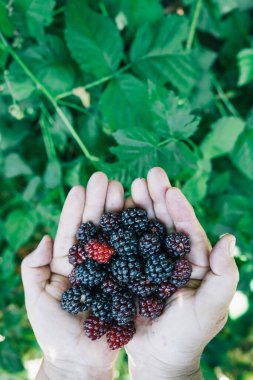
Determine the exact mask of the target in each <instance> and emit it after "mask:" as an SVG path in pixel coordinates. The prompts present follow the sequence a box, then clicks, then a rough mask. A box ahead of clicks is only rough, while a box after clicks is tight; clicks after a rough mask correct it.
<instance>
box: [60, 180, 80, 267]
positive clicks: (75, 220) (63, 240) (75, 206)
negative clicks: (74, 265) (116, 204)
mask: <svg viewBox="0 0 253 380" xmlns="http://www.w3.org/2000/svg"><path fill="white" fill-rule="evenodd" d="M84 203H85V189H84V188H83V187H82V186H75V187H73V188H72V189H71V190H70V192H69V193H68V196H67V198H66V201H65V203H64V206H63V209H62V213H61V216H60V222H59V226H58V230H57V234H56V238H55V243H54V257H55V258H59V257H66V256H67V254H68V251H69V248H70V247H71V246H72V245H73V244H74V242H75V234H76V231H77V229H78V227H79V226H80V224H81V222H82V214H83V208H84ZM70 268H71V267H69V268H68V269H70Z"/></svg>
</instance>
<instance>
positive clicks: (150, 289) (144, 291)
mask: <svg viewBox="0 0 253 380" xmlns="http://www.w3.org/2000/svg"><path fill="white" fill-rule="evenodd" d="M127 286H128V289H130V290H131V291H132V292H133V293H134V294H135V295H137V296H139V297H148V296H151V295H152V294H154V293H155V292H156V291H157V290H158V288H157V285H155V284H152V282H150V281H149V280H147V279H146V278H145V277H144V276H141V277H140V278H139V279H137V280H134V281H130V282H129V283H128V284H127Z"/></svg>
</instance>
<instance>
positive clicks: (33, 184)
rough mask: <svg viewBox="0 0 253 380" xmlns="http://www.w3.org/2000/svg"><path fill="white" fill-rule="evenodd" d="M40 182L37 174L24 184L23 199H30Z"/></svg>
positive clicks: (27, 200)
mask: <svg viewBox="0 0 253 380" xmlns="http://www.w3.org/2000/svg"><path fill="white" fill-rule="evenodd" d="M40 184H41V179H40V177H39V176H35V177H33V178H32V179H31V181H30V182H29V183H28V185H27V186H26V188H25V190H24V192H23V199H24V200H25V201H26V202H29V201H31V200H32V199H33V198H34V197H35V195H36V192H37V190H38V187H39V185H40Z"/></svg>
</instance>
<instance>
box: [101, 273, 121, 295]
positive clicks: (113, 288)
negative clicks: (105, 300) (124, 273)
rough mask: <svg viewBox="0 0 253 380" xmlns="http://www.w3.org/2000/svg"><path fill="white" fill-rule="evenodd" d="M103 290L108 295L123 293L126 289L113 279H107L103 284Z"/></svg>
mask: <svg viewBox="0 0 253 380" xmlns="http://www.w3.org/2000/svg"><path fill="white" fill-rule="evenodd" d="M101 289H102V291H103V292H104V293H106V294H113V293H118V292H122V291H123V290H124V288H123V287H122V286H121V285H120V284H119V283H118V282H117V281H116V280H114V279H113V278H110V277H107V278H106V279H105V280H104V281H103V282H102V284H101Z"/></svg>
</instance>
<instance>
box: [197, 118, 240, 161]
mask: <svg viewBox="0 0 253 380" xmlns="http://www.w3.org/2000/svg"><path fill="white" fill-rule="evenodd" d="M244 127H245V122H244V121H243V120H242V119H239V118H236V117H223V118H221V119H219V120H218V121H217V122H216V123H214V124H213V125H212V131H211V132H209V133H208V134H207V135H206V136H205V139H204V140H203V141H202V144H201V146H200V149H201V151H202V153H203V155H204V157H205V158H215V157H219V156H223V155H224V154H227V153H229V152H230V151H231V150H232V149H233V148H234V146H235V143H236V141H237V139H238V137H239V135H240V134H241V133H242V131H243V130H244Z"/></svg>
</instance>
